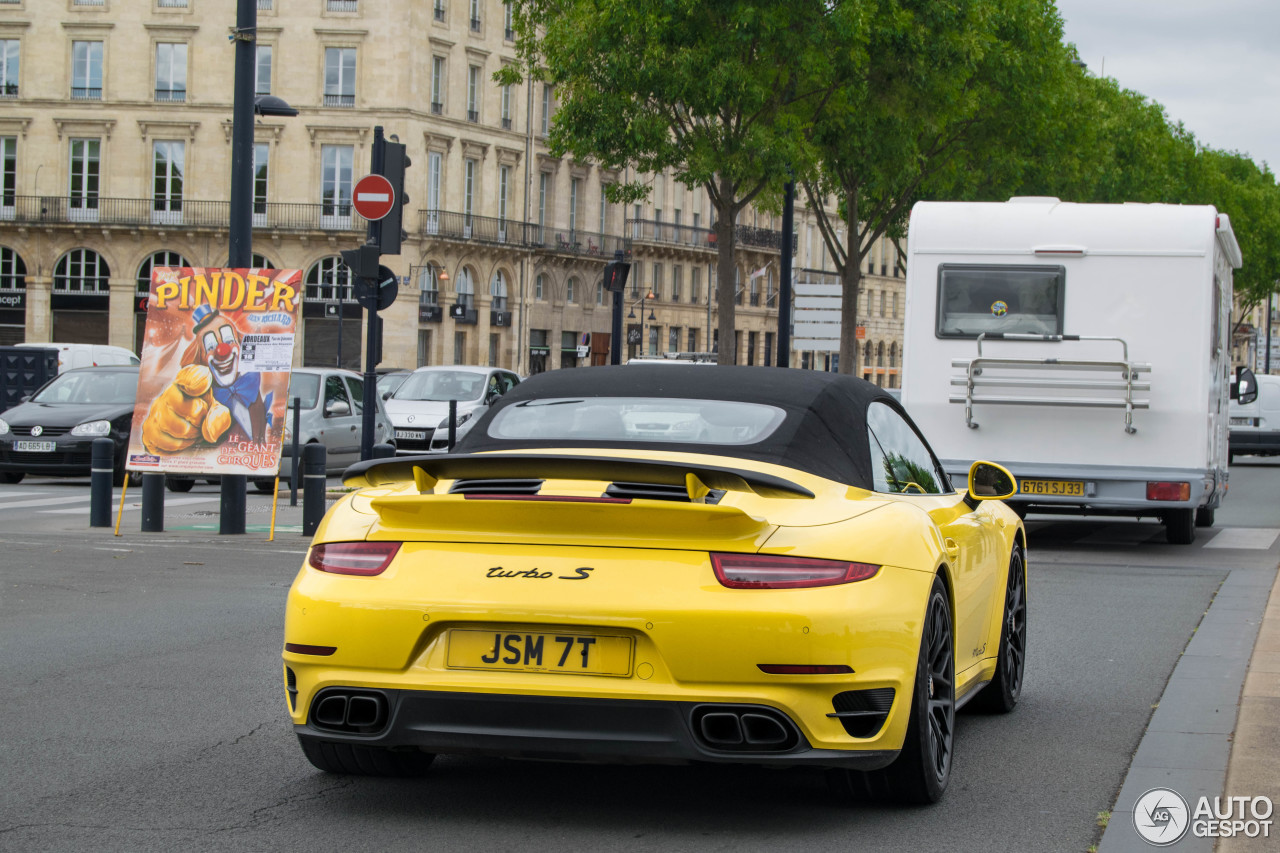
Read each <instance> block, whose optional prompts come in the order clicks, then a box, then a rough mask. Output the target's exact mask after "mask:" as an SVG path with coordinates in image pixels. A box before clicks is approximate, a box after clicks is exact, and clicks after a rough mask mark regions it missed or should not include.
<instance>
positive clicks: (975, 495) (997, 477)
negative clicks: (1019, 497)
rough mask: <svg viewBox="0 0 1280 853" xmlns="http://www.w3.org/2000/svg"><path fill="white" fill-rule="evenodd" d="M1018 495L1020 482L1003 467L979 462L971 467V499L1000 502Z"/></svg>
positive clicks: (992, 463)
mask: <svg viewBox="0 0 1280 853" xmlns="http://www.w3.org/2000/svg"><path fill="white" fill-rule="evenodd" d="M1017 493H1018V481H1017V480H1016V479H1014V476H1013V475H1012V474H1010V473H1009V471H1008V470H1007V469H1005V468H1004V467H1003V466H1000V465H997V464H996V463H994V462H982V461H978V462H975V463H973V464H972V465H970V466H969V497H970V498H972V499H973V500H975V501H999V500H1004V499H1005V498H1011V497H1013V496H1014V495H1015V494H1017Z"/></svg>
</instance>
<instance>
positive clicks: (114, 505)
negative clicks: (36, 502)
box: [40, 497, 219, 515]
mask: <svg viewBox="0 0 1280 853" xmlns="http://www.w3.org/2000/svg"><path fill="white" fill-rule="evenodd" d="M218 500H219V498H218V497H208V498H178V499H176V500H166V501H165V502H164V505H165V508H168V507H171V506H182V505H183V504H208V503H217V502H218ZM87 509H88V507H83V506H78V507H74V508H72V509H45V510H41V511H40V514H41V515H70V514H72V513H83V512H85V511H86V510H87ZM119 509H120V502H119V501H112V502H111V512H112V513H115V512H118V511H119ZM140 509H142V502H141V501H139V502H137V503H134V502H133V501H129V502H128V503H127V504H125V505H124V511H125V512H132V511H134V510H140Z"/></svg>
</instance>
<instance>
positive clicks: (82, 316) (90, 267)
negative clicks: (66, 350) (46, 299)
mask: <svg viewBox="0 0 1280 853" xmlns="http://www.w3.org/2000/svg"><path fill="white" fill-rule="evenodd" d="M110 280H111V268H110V267H109V266H108V265H107V261H106V259H105V258H103V257H102V256H101V255H99V254H98V253H97V252H95V251H93V250H92V249H72V250H71V251H69V252H67V253H66V254H65V255H63V256H62V257H60V258H58V263H57V264H56V265H55V266H54V268H53V294H52V296H51V303H50V307H51V308H52V309H53V310H52V313H53V342H54V343H62V344H107V343H109V342H110V323H109V322H108V321H109V316H110V299H111V297H110V292H111V289H110Z"/></svg>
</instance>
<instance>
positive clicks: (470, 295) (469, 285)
mask: <svg viewBox="0 0 1280 853" xmlns="http://www.w3.org/2000/svg"><path fill="white" fill-rule="evenodd" d="M458 302H459V304H461V305H463V306H464V307H466V309H467V310H468V311H470V310H471V309H472V308H474V307H476V287H475V283H474V282H473V281H472V278H471V268H470V267H463V268H462V269H461V270H460V271H459V272H458Z"/></svg>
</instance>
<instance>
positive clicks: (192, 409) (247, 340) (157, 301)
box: [125, 267, 302, 477]
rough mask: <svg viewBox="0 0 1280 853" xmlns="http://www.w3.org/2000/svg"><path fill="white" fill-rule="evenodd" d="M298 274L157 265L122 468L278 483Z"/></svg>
mask: <svg viewBox="0 0 1280 853" xmlns="http://www.w3.org/2000/svg"><path fill="white" fill-rule="evenodd" d="M301 282H302V273H301V271H299V270H272V269H212V268H202V267H195V268H193V267H180V268H179V267H157V268H155V269H154V270H153V271H152V273H151V293H150V296H149V297H148V300H147V323H146V329H145V332H144V335H143V343H142V352H141V353H140V358H141V360H142V366H141V368H140V369H139V373H138V400H137V404H136V406H135V408H134V412H133V429H132V432H131V434H130V437H129V453H128V458H127V461H126V464H125V467H126V468H127V469H128V470H130V471H141V472H152V473H160V472H164V473H182V474H191V475H214V474H218V475H220V474H244V475H247V476H260V477H261V476H275V473H276V471H277V470H278V469H279V467H280V450H281V447H282V446H283V437H284V436H283V434H284V427H285V420H286V417H285V413H286V409H287V407H288V391H289V371H290V368H291V366H292V364H293V345H294V340H295V337H296V333H297V331H298V321H299V317H300V315H301V304H302V284H301Z"/></svg>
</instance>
